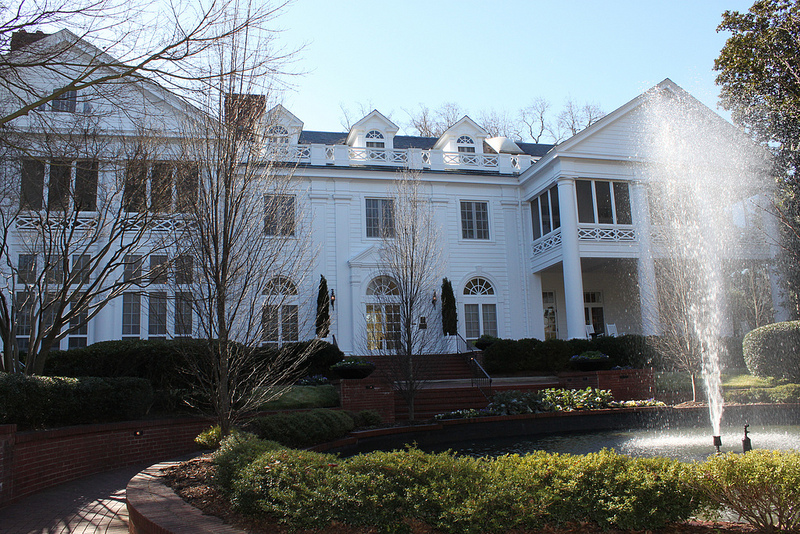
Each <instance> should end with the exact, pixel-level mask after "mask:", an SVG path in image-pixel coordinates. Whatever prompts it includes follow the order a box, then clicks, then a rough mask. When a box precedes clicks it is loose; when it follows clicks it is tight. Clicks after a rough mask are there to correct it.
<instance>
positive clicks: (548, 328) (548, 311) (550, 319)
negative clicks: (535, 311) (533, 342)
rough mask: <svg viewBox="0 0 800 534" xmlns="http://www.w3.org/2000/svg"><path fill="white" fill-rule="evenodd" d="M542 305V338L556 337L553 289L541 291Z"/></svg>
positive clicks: (556, 317) (556, 316) (556, 320)
mask: <svg viewBox="0 0 800 534" xmlns="http://www.w3.org/2000/svg"><path fill="white" fill-rule="evenodd" d="M542 306H543V307H544V339H545V341H547V340H548V339H557V338H558V314H557V313H556V293H555V291H542Z"/></svg>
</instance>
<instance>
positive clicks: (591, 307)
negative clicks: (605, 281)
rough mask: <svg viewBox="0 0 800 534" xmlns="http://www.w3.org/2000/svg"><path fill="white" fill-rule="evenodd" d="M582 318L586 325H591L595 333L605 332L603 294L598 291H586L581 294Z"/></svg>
mask: <svg viewBox="0 0 800 534" xmlns="http://www.w3.org/2000/svg"><path fill="white" fill-rule="evenodd" d="M583 311H584V319H585V320H586V324H587V325H592V327H593V329H594V333H595V334H602V333H604V332H605V330H606V327H605V318H604V316H603V294H602V293H600V292H599V291H586V292H584V294H583Z"/></svg>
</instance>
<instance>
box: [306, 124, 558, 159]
mask: <svg viewBox="0 0 800 534" xmlns="http://www.w3.org/2000/svg"><path fill="white" fill-rule="evenodd" d="M346 140H347V132H316V131H306V130H303V131H302V132H300V141H299V142H300V144H301V145H311V144H321V145H343V144H344V143H345V141H346ZM436 141H438V138H437V137H417V136H413V135H396V136H394V148H396V149H398V150H404V149H407V148H420V149H422V150H430V149H432V148H433V145H435V144H436ZM517 146H518V147H519V148H520V149H521V150H522V151H523V152H525V153H526V154H528V155H530V156H536V157H541V156H544V155H545V154H546V153H547V152H548V151H549V150H550V149H551V148H553V146H554V145H548V144H542V143H522V142H519V141H517Z"/></svg>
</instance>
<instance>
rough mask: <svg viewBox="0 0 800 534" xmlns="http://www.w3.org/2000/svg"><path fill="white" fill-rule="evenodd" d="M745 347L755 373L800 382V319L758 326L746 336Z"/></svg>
mask: <svg viewBox="0 0 800 534" xmlns="http://www.w3.org/2000/svg"><path fill="white" fill-rule="evenodd" d="M742 349H743V351H744V361H745V363H746V364H747V369H748V370H749V371H750V372H751V373H752V374H754V375H756V376H772V377H775V378H785V379H787V380H789V381H790V382H795V383H797V382H800V321H786V322H783V323H774V324H768V325H766V326H762V327H759V328H756V329H755V330H752V331H750V332H749V333H748V334H747V335H746V336H745V337H744V342H743V344H742Z"/></svg>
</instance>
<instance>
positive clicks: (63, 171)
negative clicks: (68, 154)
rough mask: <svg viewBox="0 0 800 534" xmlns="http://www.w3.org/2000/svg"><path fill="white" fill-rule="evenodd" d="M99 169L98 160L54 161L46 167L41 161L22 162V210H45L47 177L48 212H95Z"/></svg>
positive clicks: (29, 160) (28, 160) (27, 160)
mask: <svg viewBox="0 0 800 534" xmlns="http://www.w3.org/2000/svg"><path fill="white" fill-rule="evenodd" d="M73 166H74V177H75V179H74V183H73ZM99 166H100V164H99V162H98V161H97V160H78V161H77V162H74V161H73V160H71V159H53V160H50V161H49V162H48V163H47V165H45V163H44V162H42V161H39V160H33V159H26V160H22V170H21V177H20V178H21V180H20V184H21V190H20V207H21V208H22V209H27V210H41V209H42V208H43V206H44V202H43V200H44V198H45V176H47V195H46V197H47V208H48V209H50V210H54V211H56V210H57V211H65V210H67V209H70V208H73V209H75V210H78V211H94V210H96V209H97V178H98V171H99ZM46 167H47V169H46ZM45 171H46V172H45Z"/></svg>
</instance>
